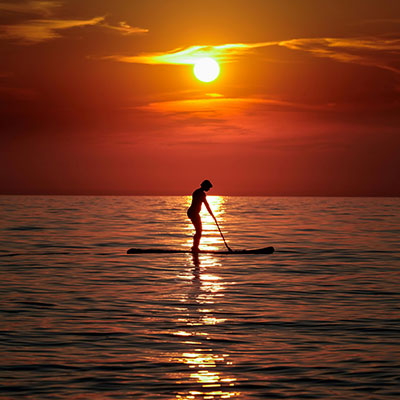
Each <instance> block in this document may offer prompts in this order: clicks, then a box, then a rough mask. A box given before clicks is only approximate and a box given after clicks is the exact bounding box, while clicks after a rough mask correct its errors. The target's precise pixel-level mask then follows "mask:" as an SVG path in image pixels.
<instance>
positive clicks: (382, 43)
mask: <svg viewBox="0 0 400 400" xmlns="http://www.w3.org/2000/svg"><path fill="white" fill-rule="evenodd" d="M279 46H283V47H286V48H288V49H291V50H300V51H306V52H309V53H311V54H312V55H314V56H317V57H327V58H332V59H334V60H337V61H341V62H347V63H355V64H360V65H368V66H373V67H377V68H382V69H386V70H389V71H392V72H395V73H400V69H399V67H397V66H396V65H393V64H394V63H393V60H392V58H393V55H395V56H396V57H398V55H399V53H400V39H385V38H304V39H291V40H285V41H281V42H279Z"/></svg>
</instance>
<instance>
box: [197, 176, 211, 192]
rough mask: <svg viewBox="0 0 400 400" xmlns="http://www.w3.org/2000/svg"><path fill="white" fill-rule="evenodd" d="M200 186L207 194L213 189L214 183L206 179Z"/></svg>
mask: <svg viewBox="0 0 400 400" xmlns="http://www.w3.org/2000/svg"><path fill="white" fill-rule="evenodd" d="M200 186H201V188H202V189H203V190H204V191H205V192H208V191H209V190H210V189H211V188H212V183H211V182H210V181H209V180H208V179H206V180H205V181H203V182H201V185H200Z"/></svg>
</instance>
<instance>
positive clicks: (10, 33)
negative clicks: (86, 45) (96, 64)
mask: <svg viewBox="0 0 400 400" xmlns="http://www.w3.org/2000/svg"><path fill="white" fill-rule="evenodd" d="M102 21H104V17H95V18H92V19H88V20H61V19H35V20H29V21H26V22H23V23H20V24H13V25H2V26H0V31H2V32H0V37H3V38H7V39H15V40H20V41H23V42H25V43H39V42H43V41H45V40H49V39H54V38H58V37H60V36H61V35H60V34H59V33H58V31H59V30H63V29H69V28H75V27H81V26H88V25H96V24H99V23H101V22H102Z"/></svg>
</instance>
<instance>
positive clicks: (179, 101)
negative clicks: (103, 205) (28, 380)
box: [0, 0, 400, 196]
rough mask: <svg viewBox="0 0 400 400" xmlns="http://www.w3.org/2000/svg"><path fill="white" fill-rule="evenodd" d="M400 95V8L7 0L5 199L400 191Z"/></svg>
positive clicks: (1, 149)
mask: <svg viewBox="0 0 400 400" xmlns="http://www.w3.org/2000/svg"><path fill="white" fill-rule="evenodd" d="M204 56H211V57H213V58H215V60H217V61H218V62H219V64H220V68H221V72H220V75H219V77H218V78H217V79H216V80H215V81H213V82H210V83H203V82H200V81H199V80H197V79H196V78H195V76H194V74H193V62H194V61H195V60H196V59H198V58H199V57H204ZM399 94H400V2H399V1H398V0H391V1H389V0H377V1H375V0H370V1H365V0H332V1H330V0H279V1H278V0H276V1H272V0H245V1H243V0H240V1H239V0H221V1H218V0H213V1H208V0H203V1H201V2H197V1H190V0H186V1H183V0H182V1H177V0H146V1H132V0H130V1H129V0H115V1H107V0H59V1H58V0H57V1H49V0H40V1H39V0H25V1H18V0H12V1H7V0H0V105H1V107H0V141H1V146H0V184H1V186H0V193H3V194H7V193H10V194H11V193H16V194H18V193H21V194H25V193H32V194H47V193H53V194H80V193H82V194H185V193H190V192H191V191H192V190H193V189H194V188H195V187H196V186H197V185H198V184H199V183H200V182H201V181H202V180H203V179H205V178H207V179H210V180H211V181H212V182H213V183H214V189H213V193H214V194H225V195H229V194H231V195H239V194H240V195H361V196H363V195H397V196H400V184H399V175H400V174H399V173H400V129H399V128H400V112H399V111H400V98H399ZM210 193H211V192H210Z"/></svg>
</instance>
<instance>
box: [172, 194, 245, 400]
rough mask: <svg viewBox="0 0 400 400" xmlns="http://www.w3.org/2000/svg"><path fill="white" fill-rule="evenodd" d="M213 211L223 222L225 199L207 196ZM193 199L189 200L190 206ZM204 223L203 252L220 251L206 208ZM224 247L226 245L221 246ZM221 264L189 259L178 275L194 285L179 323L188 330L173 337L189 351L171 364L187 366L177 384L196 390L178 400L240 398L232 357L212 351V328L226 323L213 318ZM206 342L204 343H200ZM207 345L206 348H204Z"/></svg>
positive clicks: (220, 294)
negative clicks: (189, 384)
mask: <svg viewBox="0 0 400 400" xmlns="http://www.w3.org/2000/svg"><path fill="white" fill-rule="evenodd" d="M207 199H208V202H209V204H210V207H211V209H212V210H213V212H214V215H215V217H216V218H217V220H218V221H219V222H220V223H222V225H223V222H224V198H223V197H220V196H207ZM190 201H191V198H190V197H188V198H187V204H186V205H187V206H189V205H190ZM201 218H202V222H203V237H202V240H201V248H202V249H209V250H217V249H220V248H221V243H222V240H220V239H219V240H216V235H217V234H218V235H219V233H218V231H216V232H212V234H210V233H211V232H210V231H214V230H217V228H216V226H215V222H214V220H213V218H212V217H211V216H210V215H209V214H208V212H207V211H206V210H205V207H203V209H202V212H201ZM187 229H188V231H193V226H192V225H191V223H190V221H189V220H188V223H187ZM191 243H192V238H191V237H190V235H189V237H188V243H187V245H188V246H191ZM222 246H223V243H222ZM220 266H221V264H220V261H219V260H218V258H216V257H215V256H214V255H212V254H200V255H198V256H196V255H188V256H187V268H186V270H185V271H184V272H182V273H181V274H180V275H179V279H182V280H186V281H191V286H190V288H189V289H188V291H187V292H186V293H183V294H182V297H181V299H180V301H181V303H182V307H183V308H185V310H186V315H185V316H184V317H181V318H179V319H177V321H176V322H177V324H178V325H180V326H182V325H185V326H186V328H185V329H180V330H178V331H176V332H174V335H176V336H181V337H182V339H183V344H184V345H186V346H187V349H188V350H187V351H184V352H182V353H180V354H174V355H173V356H172V357H171V358H170V362H173V363H181V364H183V365H185V366H187V368H188V371H187V373H182V374H180V376H177V377H176V378H178V382H184V381H187V380H189V382H192V383H193V384H195V389H191V390H187V391H182V392H181V393H178V394H177V395H176V399H179V400H189V399H199V398H200V399H230V398H235V397H237V396H238V395H240V393H239V392H237V391H235V389H234V386H235V382H236V378H235V377H233V376H231V375H229V374H226V375H225V374H224V373H223V372H222V371H223V370H224V366H229V365H232V361H230V359H229V354H226V353H221V352H220V351H219V350H216V349H213V348H212V341H211V340H210V339H212V332H210V329H209V328H210V327H212V326H214V325H218V324H223V323H224V322H225V321H226V319H225V318H219V317H218V316H216V315H214V311H215V308H216V306H217V305H218V303H219V302H221V301H222V299H223V297H224V289H225V285H226V282H225V283H224V282H223V281H222V279H221V277H220V276H218V275H216V274H215V273H210V272H208V270H209V269H212V270H213V271H215V270H216V269H218V267H220ZM199 339H203V340H199ZM204 341H207V346H206V347H205V346H204Z"/></svg>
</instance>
